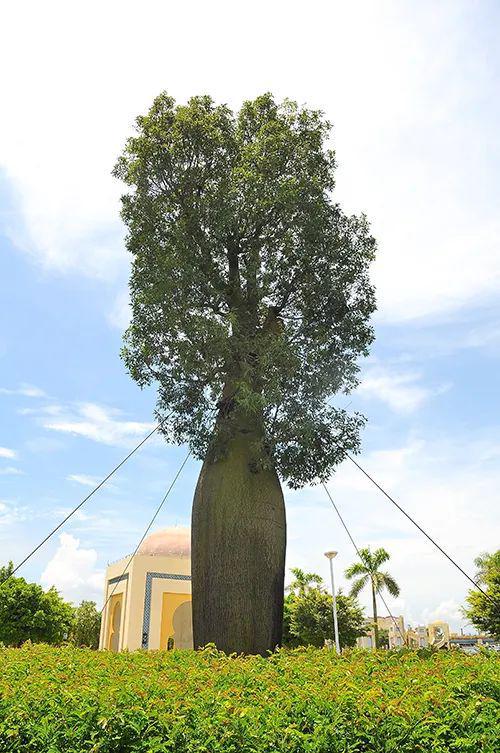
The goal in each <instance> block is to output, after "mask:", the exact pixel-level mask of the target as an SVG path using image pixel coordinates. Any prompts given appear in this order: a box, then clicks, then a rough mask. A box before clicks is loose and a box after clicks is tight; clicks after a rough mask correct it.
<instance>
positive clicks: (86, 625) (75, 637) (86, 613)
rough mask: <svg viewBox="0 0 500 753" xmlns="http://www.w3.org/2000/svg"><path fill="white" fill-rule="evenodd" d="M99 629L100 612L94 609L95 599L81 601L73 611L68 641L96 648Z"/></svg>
mask: <svg viewBox="0 0 500 753" xmlns="http://www.w3.org/2000/svg"><path fill="white" fill-rule="evenodd" d="M100 630H101V614H100V612H98V611H97V609H96V605H95V601H82V602H81V604H80V606H79V607H77V608H76V609H75V612H74V619H73V624H72V626H71V632H70V636H69V637H70V641H71V642H72V643H74V644H75V645H76V646H86V647H87V648H98V647H99V633H100Z"/></svg>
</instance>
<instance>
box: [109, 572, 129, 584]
mask: <svg viewBox="0 0 500 753" xmlns="http://www.w3.org/2000/svg"><path fill="white" fill-rule="evenodd" d="M121 580H128V573H125V574H122V575H117V576H116V577H115V578H110V579H109V580H108V586H110V585H111V583H119V582H120V581H121Z"/></svg>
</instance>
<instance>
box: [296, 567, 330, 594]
mask: <svg viewBox="0 0 500 753" xmlns="http://www.w3.org/2000/svg"><path fill="white" fill-rule="evenodd" d="M290 572H291V573H293V576H294V580H292V582H291V583H290V585H289V586H288V590H289V591H290V592H291V593H293V594H295V593H296V592H298V593H299V595H300V596H302V595H303V594H304V593H306V592H307V591H310V590H311V588H314V587H321V586H322V585H323V578H322V577H321V575H317V574H316V573H305V572H304V571H303V570H301V569H300V567H292V568H291V571H290ZM313 583H314V584H315V586H313V585H312V584H313Z"/></svg>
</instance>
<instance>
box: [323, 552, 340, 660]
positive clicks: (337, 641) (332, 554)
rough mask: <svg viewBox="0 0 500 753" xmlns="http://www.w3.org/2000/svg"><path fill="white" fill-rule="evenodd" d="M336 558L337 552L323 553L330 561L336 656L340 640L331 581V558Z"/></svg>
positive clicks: (333, 588) (334, 595)
mask: <svg viewBox="0 0 500 753" xmlns="http://www.w3.org/2000/svg"><path fill="white" fill-rule="evenodd" d="M336 556H337V552H325V557H326V558H327V559H328V560H330V577H331V579H332V596H333V602H332V611H333V628H334V630H335V648H336V649H337V654H340V640H339V624H338V621H337V596H336V594H335V582H334V580H333V558H334V557H336Z"/></svg>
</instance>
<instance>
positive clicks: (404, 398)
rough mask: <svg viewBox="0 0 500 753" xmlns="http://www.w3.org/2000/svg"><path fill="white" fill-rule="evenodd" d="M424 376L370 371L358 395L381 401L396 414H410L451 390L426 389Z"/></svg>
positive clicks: (357, 392) (371, 369) (362, 382)
mask: <svg viewBox="0 0 500 753" xmlns="http://www.w3.org/2000/svg"><path fill="white" fill-rule="evenodd" d="M421 379H422V375H421V374H419V373H417V372H398V373H396V372H391V371H389V370H388V369H386V368H384V367H380V366H376V367H372V368H370V369H368V371H367V372H366V374H365V376H364V377H363V378H362V381H361V384H360V385H359V387H358V388H357V390H356V394H357V395H360V396H361V397H364V398H368V399H372V400H380V401H381V402H383V403H386V405H388V406H389V408H390V409H391V410H393V411H395V412H396V413H402V414H409V413H413V412H414V411H416V410H417V409H418V408H420V407H421V406H422V405H423V404H424V403H425V402H426V401H427V400H428V399H429V398H431V397H432V396H434V395H439V394H442V393H443V392H444V391H445V390H447V389H448V388H449V385H444V386H441V387H439V388H435V389H433V388H430V387H426V386H424V385H423V384H422V383H421Z"/></svg>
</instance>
